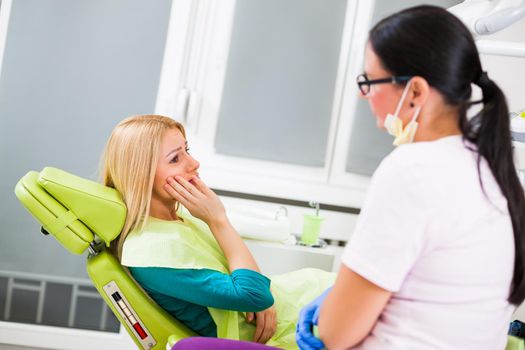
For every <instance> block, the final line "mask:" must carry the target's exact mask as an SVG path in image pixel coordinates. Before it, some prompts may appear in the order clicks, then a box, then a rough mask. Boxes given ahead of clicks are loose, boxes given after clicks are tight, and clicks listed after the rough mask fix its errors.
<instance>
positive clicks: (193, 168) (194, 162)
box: [190, 156, 201, 171]
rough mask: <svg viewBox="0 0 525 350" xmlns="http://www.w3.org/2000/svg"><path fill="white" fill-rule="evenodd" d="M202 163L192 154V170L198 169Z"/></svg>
mask: <svg viewBox="0 0 525 350" xmlns="http://www.w3.org/2000/svg"><path fill="white" fill-rule="evenodd" d="M200 166H201V165H200V163H199V162H198V161H197V159H195V158H193V157H192V156H190V170H192V171H193V170H197V169H199V167H200Z"/></svg>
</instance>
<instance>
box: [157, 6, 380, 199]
mask: <svg viewBox="0 0 525 350" xmlns="http://www.w3.org/2000/svg"><path fill="white" fill-rule="evenodd" d="M235 3H236V0H222V1H206V2H204V1H202V0H196V1H191V0H177V1H176V2H174V4H173V7H172V11H171V17H170V26H169V29H168V35H167V43H166V51H165V55H164V61H163V69H162V73H161V81H160V84H159V91H158V98H157V104H156V108H155V112H156V113H158V114H167V115H170V116H173V117H174V118H175V119H177V120H179V121H181V122H182V123H183V125H184V126H185V127H186V129H187V135H188V139H189V144H190V148H191V152H192V153H193V154H194V155H195V157H196V158H197V159H198V160H199V161H200V162H201V170H200V173H201V175H202V177H203V179H204V180H205V181H206V182H207V183H208V185H209V186H210V187H212V188H215V189H220V190H226V191H234V192H241V193H252V194H259V195H266V196H273V197H279V198H289V199H295V200H305V201H310V200H314V201H317V202H321V203H326V204H332V205H339V206H349V207H360V206H361V204H362V201H363V199H364V196H365V193H366V190H367V188H368V185H369V181H370V177H368V176H363V175H357V174H352V173H347V172H346V162H347V150H348V145H349V143H350V137H351V134H352V133H351V131H352V130H351V129H352V124H353V123H352V121H353V117H354V116H353V111H354V110H355V109H356V106H357V96H358V91H357V88H356V86H355V78H354V77H355V75H356V74H358V73H359V72H361V70H362V68H361V66H362V56H363V52H364V48H363V46H364V42H365V41H366V37H367V35H368V27H369V22H370V20H371V15H372V11H373V8H374V5H375V1H348V2H347V7H346V13H345V23H344V27H343V33H342V39H341V49H340V53H339V63H338V68H337V70H338V72H337V78H336V82H335V89H334V98H333V103H332V112H331V118H330V125H329V131H328V141H327V148H326V155H325V166H324V167H323V168H318V167H310V166H300V165H292V164H284V163H278V162H272V161H265V160H257V159H248V158H242V157H234V156H228V155H221V154H217V153H216V152H215V150H214V143H215V131H216V127H217V122H218V117H219V111H220V103H221V97H222V92H223V84H224V78H225V74H226V68H227V58H228V52H229V49H230V36H231V30H232V26H233V18H234V17H233V16H234V13H235ZM187 16H189V18H188V17H187ZM181 38H183V39H181ZM189 42H191V43H190V44H189ZM175 43H178V44H175ZM181 96H182V97H181Z"/></svg>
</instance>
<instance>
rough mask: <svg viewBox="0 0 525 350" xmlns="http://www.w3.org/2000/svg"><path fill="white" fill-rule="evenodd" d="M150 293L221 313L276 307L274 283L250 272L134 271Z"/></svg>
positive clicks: (169, 269) (149, 269)
mask: <svg viewBox="0 0 525 350" xmlns="http://www.w3.org/2000/svg"><path fill="white" fill-rule="evenodd" d="M130 270H131V272H132V274H133V277H134V278H135V279H136V280H137V282H139V283H140V284H141V285H142V286H143V287H144V288H145V289H146V290H150V291H154V292H156V293H161V294H164V295H168V296H170V297H172V298H176V299H180V300H184V301H186V302H189V303H192V304H197V305H202V306H206V307H214V308H218V309H226V310H236V311H244V312H258V311H262V310H264V309H267V308H269V307H270V306H272V305H273V302H274V300H273V296H272V294H271V292H270V280H269V279H268V278H267V277H265V276H263V275H262V274H260V273H258V272H255V271H253V270H248V269H238V270H235V271H233V272H232V273H231V274H225V273H221V272H218V271H215V270H210V269H173V268H165V267H131V268H130Z"/></svg>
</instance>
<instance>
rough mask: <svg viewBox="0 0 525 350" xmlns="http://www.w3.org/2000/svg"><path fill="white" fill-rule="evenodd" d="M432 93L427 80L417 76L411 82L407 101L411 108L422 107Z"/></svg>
mask: <svg viewBox="0 0 525 350" xmlns="http://www.w3.org/2000/svg"><path fill="white" fill-rule="evenodd" d="M429 93H430V85H428V82H427V81H426V79H425V78H423V77H420V76H415V77H413V78H412V79H411V82H410V91H409V93H408V98H407V100H408V101H409V105H410V107H416V106H422V105H423V104H424V103H425V102H426V100H427V98H428V95H429Z"/></svg>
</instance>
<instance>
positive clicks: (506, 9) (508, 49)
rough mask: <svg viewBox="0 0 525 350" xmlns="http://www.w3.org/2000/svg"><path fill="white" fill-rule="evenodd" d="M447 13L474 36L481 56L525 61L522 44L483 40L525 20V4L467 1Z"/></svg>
mask: <svg viewBox="0 0 525 350" xmlns="http://www.w3.org/2000/svg"><path fill="white" fill-rule="evenodd" d="M448 11H449V12H450V13H452V14H454V15H455V16H457V17H458V18H459V19H460V20H461V21H462V22H463V23H465V25H466V26H467V28H468V29H469V30H470V31H471V32H472V34H473V35H474V38H475V39H476V45H477V46H478V49H479V51H480V53H483V54H489V55H504V56H512V57H525V43H523V42H521V43H517V42H509V41H493V40H480V37H482V36H487V35H490V34H494V33H496V32H498V31H500V30H502V29H504V28H507V27H508V26H510V25H512V24H513V23H516V22H517V21H519V20H520V19H522V18H524V17H525V0H465V1H463V2H462V3H460V4H458V5H455V6H452V7H450V8H449V9H448Z"/></svg>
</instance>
